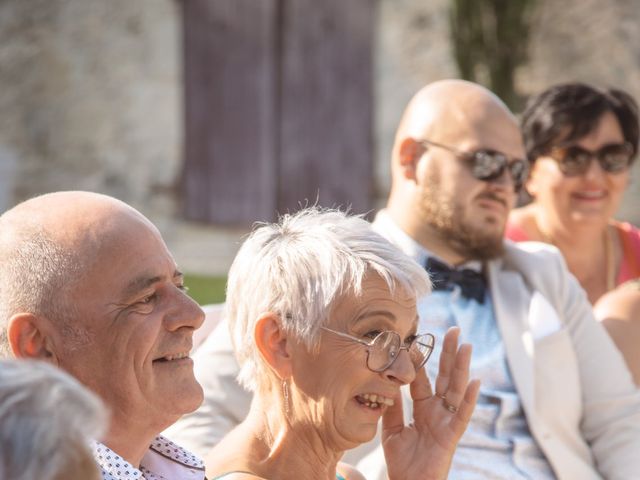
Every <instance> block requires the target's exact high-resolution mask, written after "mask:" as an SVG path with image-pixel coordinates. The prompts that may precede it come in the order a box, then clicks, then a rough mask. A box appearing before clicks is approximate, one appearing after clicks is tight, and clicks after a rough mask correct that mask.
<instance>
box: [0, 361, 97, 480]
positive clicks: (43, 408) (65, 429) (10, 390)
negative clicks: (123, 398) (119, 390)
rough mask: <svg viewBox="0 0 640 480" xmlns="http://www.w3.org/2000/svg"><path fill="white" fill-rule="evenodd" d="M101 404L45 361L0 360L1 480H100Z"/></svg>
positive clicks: (66, 375) (67, 376)
mask: <svg viewBox="0 0 640 480" xmlns="http://www.w3.org/2000/svg"><path fill="white" fill-rule="evenodd" d="M105 426H106V414H105V411H104V407H103V405H102V402H101V401H100V400H99V399H98V397H96V396H95V395H94V394H93V393H91V392H89V390H87V389H86V388H85V387H83V386H82V385H81V384H80V383H79V382H78V381H77V380H75V379H74V378H72V377H71V376H70V375H68V374H67V373H65V372H63V371H62V370H60V369H58V368H56V367H54V366H51V365H49V364H47V363H44V362H38V361H31V360H0V479H7V480H8V479H11V480H34V479H38V480H69V479H82V480H98V479H100V473H99V471H98V467H97V465H96V463H95V461H94V459H93V455H92V453H91V449H90V442H91V441H93V440H96V439H98V438H99V437H100V436H101V435H102V433H103V431H104V429H105Z"/></svg>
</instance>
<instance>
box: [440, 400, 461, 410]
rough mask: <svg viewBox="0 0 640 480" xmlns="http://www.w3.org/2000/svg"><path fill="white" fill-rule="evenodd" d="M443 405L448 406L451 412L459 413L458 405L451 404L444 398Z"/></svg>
mask: <svg viewBox="0 0 640 480" xmlns="http://www.w3.org/2000/svg"><path fill="white" fill-rule="evenodd" d="M442 405H444V408H446V409H447V410H448V411H449V412H451V413H458V407H456V406H455V405H451V404H450V403H447V402H446V401H444V400H443V401H442Z"/></svg>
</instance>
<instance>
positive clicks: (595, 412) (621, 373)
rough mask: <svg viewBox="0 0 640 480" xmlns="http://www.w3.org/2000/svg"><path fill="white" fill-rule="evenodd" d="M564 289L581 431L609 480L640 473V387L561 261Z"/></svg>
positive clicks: (562, 290)
mask: <svg viewBox="0 0 640 480" xmlns="http://www.w3.org/2000/svg"><path fill="white" fill-rule="evenodd" d="M560 264H561V267H560V270H561V271H560V272H558V271H556V273H559V274H560V278H565V279H566V280H565V281H564V282H561V283H562V284H563V285H562V286H561V287H560V290H561V292H562V293H561V295H560V299H561V301H562V303H563V304H562V305H559V306H558V307H559V308H561V310H560V311H562V312H564V313H565V320H566V324H567V328H568V329H569V333H570V336H571V339H572V342H573V346H574V350H575V354H576V357H577V360H578V361H577V365H578V370H579V372H578V374H579V377H580V385H581V389H582V403H583V408H582V411H583V415H582V420H581V423H580V430H581V432H582V435H583V437H584V439H585V440H586V442H587V443H588V444H589V446H590V448H591V453H592V455H593V458H594V460H595V464H596V468H597V469H598V471H599V472H600V473H601V474H602V475H603V476H604V477H605V478H607V479H609V480H616V479H620V480H622V479H628V478H636V477H637V476H638V472H640V455H639V452H640V391H639V390H638V389H637V388H636V386H635V385H634V383H633V380H632V377H631V374H630V372H629V370H628V368H627V366H626V364H625V362H624V359H623V357H622V354H621V353H620V352H619V351H618V349H617V348H616V346H615V344H614V343H613V341H612V340H611V338H610V337H609V335H608V334H607V333H606V330H605V329H604V327H603V326H602V325H601V324H600V323H599V322H597V321H596V319H595V317H594V315H593V311H592V309H591V304H590V303H589V302H588V300H587V299H586V295H585V293H584V291H583V290H582V288H581V287H580V285H579V283H578V281H577V280H576V279H575V277H573V275H571V274H570V273H569V272H568V270H567V269H566V266H565V265H564V261H563V260H562V259H561V260H560Z"/></svg>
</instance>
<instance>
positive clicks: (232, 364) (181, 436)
mask: <svg viewBox="0 0 640 480" xmlns="http://www.w3.org/2000/svg"><path fill="white" fill-rule="evenodd" d="M193 360H194V373H195V376H196V379H197V380H198V382H199V383H200V385H202V389H203V391H204V401H203V403H202V405H201V406H200V407H199V408H198V409H197V410H196V411H195V412H193V413H190V414H187V415H185V416H183V417H182V418H181V419H180V420H178V421H177V422H176V423H175V424H174V425H172V426H171V427H169V428H168V429H167V430H165V432H164V433H163V435H165V436H166V437H168V438H170V439H171V440H173V441H174V442H176V443H177V444H179V445H181V446H183V447H185V448H187V449H189V450H191V451H192V452H193V453H195V454H196V455H199V456H200V457H202V458H204V457H206V455H207V454H208V453H209V451H210V450H211V448H213V447H214V446H215V445H216V444H217V443H218V442H219V441H220V440H221V439H222V437H224V436H225V435H226V434H227V433H228V432H229V431H230V430H232V429H233V428H234V427H235V426H236V425H238V424H239V423H240V422H242V421H243V420H244V419H245V417H246V416H247V414H248V413H249V407H250V405H251V398H252V394H251V393H250V392H248V391H246V390H245V389H244V388H243V387H241V386H240V384H239V383H238V382H237V381H236V376H237V375H238V372H239V369H240V367H239V366H238V362H237V361H236V358H235V354H234V352H233V347H232V344H231V337H230V336H229V330H228V326H227V322H226V321H225V320H222V321H221V322H220V324H219V325H218V326H217V327H216V328H215V330H213V332H212V333H211V334H210V335H209V337H208V338H207V339H206V340H205V341H204V343H203V344H202V345H201V346H200V348H198V350H197V351H196V353H195V354H194V356H193Z"/></svg>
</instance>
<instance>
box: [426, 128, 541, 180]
mask: <svg viewBox="0 0 640 480" xmlns="http://www.w3.org/2000/svg"><path fill="white" fill-rule="evenodd" d="M418 142H419V143H421V144H422V145H424V146H428V145H431V146H434V147H438V148H443V149H445V150H448V151H450V152H452V153H454V154H455V155H456V156H457V157H459V158H461V159H462V160H465V161H466V162H468V163H469V165H470V167H471V175H473V177H474V178H477V179H478V180H483V181H485V182H491V181H493V180H496V179H498V178H500V177H501V176H502V174H503V173H504V171H505V170H508V171H509V173H510V174H511V178H512V179H513V183H514V185H515V189H516V191H519V190H520V189H521V188H522V186H523V185H524V182H525V181H526V180H527V176H528V175H529V162H527V161H526V160H523V159H521V158H514V159H512V160H511V161H509V157H507V156H506V155H505V154H504V153H500V152H496V151H495V150H489V149H482V150H475V151H472V152H464V151H462V150H458V149H457V148H454V147H450V146H448V145H443V144H442V143H437V142H432V141H431V140H418Z"/></svg>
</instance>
